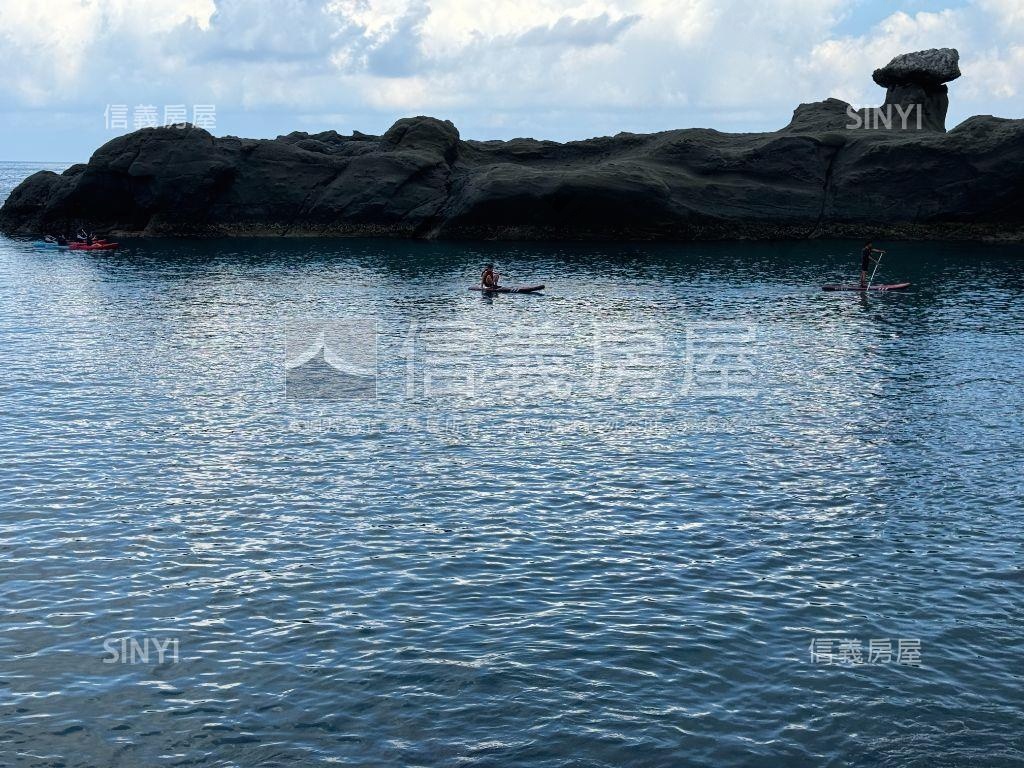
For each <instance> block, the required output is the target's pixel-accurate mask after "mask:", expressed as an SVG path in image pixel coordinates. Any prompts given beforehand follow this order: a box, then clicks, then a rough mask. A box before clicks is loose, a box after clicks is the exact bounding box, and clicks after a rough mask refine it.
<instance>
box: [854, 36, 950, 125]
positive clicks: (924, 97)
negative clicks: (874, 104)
mask: <svg viewBox="0 0 1024 768" xmlns="http://www.w3.org/2000/svg"><path fill="white" fill-rule="evenodd" d="M871 77H872V79H873V80H874V81H875V82H876V83H878V84H879V85H880V86H882V87H883V88H885V89H886V91H885V104H883V105H882V108H883V109H886V108H889V109H892V108H893V107H896V106H899V107H900V108H901V114H904V115H907V114H910V115H912V117H911V119H910V120H909V121H902V122H905V124H902V123H901V124H900V125H899V126H897V127H899V128H909V129H917V128H918V127H920V128H921V129H923V130H931V131H945V130H946V112H947V110H948V109H949V95H948V91H949V89H948V88H947V87H946V85H945V83H947V82H949V81H950V80H956V78H958V77H960V54H959V52H958V51H957V50H956V48H931V49H929V50H927V51H915V52H914V53H904V54H901V55H899V56H897V57H896V58H894V59H893V60H892V61H890V62H889V63H888V64H886V65H885V66H884V67H882V68H880V69H876V70H875V71H874V74H872V76H871ZM907 110H910V112H908V111H907ZM919 118H920V119H919Z"/></svg>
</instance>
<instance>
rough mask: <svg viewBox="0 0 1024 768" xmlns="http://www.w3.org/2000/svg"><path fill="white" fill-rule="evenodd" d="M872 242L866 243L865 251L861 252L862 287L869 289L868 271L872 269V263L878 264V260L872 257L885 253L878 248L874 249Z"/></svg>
mask: <svg viewBox="0 0 1024 768" xmlns="http://www.w3.org/2000/svg"><path fill="white" fill-rule="evenodd" d="M872 245H873V244H872V242H871V241H870V240H868V241H867V242H866V243H864V250H863V251H861V252H860V287H861V288H867V286H868V270H869V269H871V262H875V263H876V264H877V263H878V259H874V258H872V257H871V254H873V253H877V254H879V255H881V254H883V253H885V251H880V250H878V249H877V248H874V247H872Z"/></svg>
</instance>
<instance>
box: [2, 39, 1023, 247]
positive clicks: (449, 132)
mask: <svg viewBox="0 0 1024 768" xmlns="http://www.w3.org/2000/svg"><path fill="white" fill-rule="evenodd" d="M943 50H945V49H943ZM925 54H928V55H925ZM914 56H916V57H917V58H914V57H908V58H903V57H899V58H897V59H896V60H894V62H893V63H891V64H890V65H889V66H888V67H885V68H883V70H880V71H879V72H881V73H882V74H878V73H876V79H881V80H882V81H883V82H886V83H895V84H894V85H889V86H887V87H888V88H890V92H891V94H896V95H895V96H894V98H902V96H899V93H901V92H900V91H899V89H900V88H904V87H919V88H926V87H928V88H930V87H937V86H941V87H943V88H945V86H944V85H943V84H942V83H941V82H937V81H938V80H940V79H942V78H948V77H949V76H951V74H952V72H953V69H954V68H955V64H956V56H955V51H954V52H953V58H952V62H953V64H952V66H948V64H949V61H950V59H949V57H948V56H945V54H943V55H942V56H933V55H931V53H930V52H924V53H922V54H915V55H914ZM942 62H945V64H943V63H942ZM915 78H916V80H915ZM928 78H931V80H930V81H927V80H928ZM926 81H927V82H926ZM894 89H895V90H894ZM867 112H868V110H860V111H855V110H853V109H852V107H850V105H849V104H847V103H846V102H843V101H840V100H838V99H828V100H826V101H822V102H816V103H813V104H802V105H800V106H799V107H798V108H797V109H796V111H795V112H794V114H793V119H792V121H791V122H790V124H789V125H787V126H786V127H785V128H783V129H781V130H779V131H774V132H767V133H749V134H726V133H720V132H718V131H714V130H709V129H688V130H676V131H665V132H662V133H655V134H649V135H638V134H630V133H620V134H618V135H617V136H614V137H602V138H596V139H589V140H587V141H574V142H567V143H564V144H563V143H557V142H551V141H537V140H534V139H514V140H512V141H466V140H463V139H461V138H460V137H459V133H458V131H457V130H456V128H455V126H454V125H452V124H451V123H450V122H448V121H442V120H436V119H434V118H430V117H412V118H405V119H402V120H399V121H398V122H396V123H395V125H394V126H392V127H391V128H390V129H389V130H388V131H387V132H386V133H385V134H384V135H383V136H370V135H366V134H362V133H358V132H356V133H353V134H352V135H351V136H344V135H341V134H338V133H337V132H335V131H325V132H323V133H318V134H307V133H303V132H295V133H291V134H288V135H287V136H280V137H278V138H277V139H274V140H253V139H240V138H236V137H233V136H228V137H224V138H214V137H212V136H211V135H210V134H208V133H207V132H206V131H203V130H201V129H198V128H194V127H192V126H186V127H184V128H149V129H143V130H141V131H136V132H135V133H131V134H127V135H125V136H120V137H118V138H115V139H114V140H112V141H110V142H108V143H107V144H105V145H104V146H103V147H101V148H100V149H99V150H97V151H96V153H95V154H94V155H93V157H92V158H91V159H90V160H89V163H88V164H87V165H78V166H74V167H72V168H70V169H68V170H67V171H66V172H64V173H63V174H61V175H57V174H54V173H50V172H45V171H44V172H40V173H37V174H35V175H33V176H31V177H29V178H28V179H26V180H25V181H24V182H23V183H22V184H21V185H20V186H19V187H18V188H17V189H15V190H14V192H12V194H11V195H10V197H9V198H8V200H7V201H6V203H5V204H4V206H3V209H2V210H0V229H2V230H3V231H5V232H8V233H14V234H24V235H37V234H40V233H44V232H59V231H66V230H72V229H74V228H76V227H78V226H79V225H82V224H85V225H87V226H89V227H92V228H94V229H96V230H97V231H100V232H103V233H104V234H107V235H109V236H113V237H118V238H121V237H125V236H131V235H145V236H149V235H178V236H228V235H386V236H395V237H419V238H435V237H436V238H526V239H528V238H563V239H588V238H610V239H626V238H629V239H655V238H662V239H710V238H715V239H718V238H727V239H735V238H804V237H825V236H839V237H845V236H856V237H861V236H865V235H871V236H874V237H879V238H880V237H890V238H893V237H908V238H971V239H982V238H1003V239H1011V238H1012V239H1016V240H1024V120H1002V119H998V118H994V117H987V116H981V117H974V118H971V119H969V120H967V121H965V122H964V123H962V124H961V125H960V126H958V127H956V128H955V129H953V130H952V131H950V132H949V133H944V132H942V131H941V130H920V131H918V130H869V129H866V128H865V127H863V126H862V127H861V128H858V129H854V128H851V127H850V126H851V123H852V121H853V116H857V115H859V116H861V117H863V116H865V115H866V114H867Z"/></svg>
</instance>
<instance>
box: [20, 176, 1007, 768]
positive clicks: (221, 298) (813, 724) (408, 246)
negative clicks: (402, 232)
mask: <svg viewBox="0 0 1024 768" xmlns="http://www.w3.org/2000/svg"><path fill="white" fill-rule="evenodd" d="M38 167H42V166H41V165H40V164H23V163H4V164H0V199H2V198H5V197H6V195H7V194H8V193H9V191H10V189H12V188H13V186H14V185H15V184H16V183H17V182H18V181H20V179H21V178H24V177H25V176H27V175H28V174H29V173H30V172H32V171H34V170H36V169H37V168H38ZM54 167H60V166H57V165H55V166H54ZM880 245H881V247H885V248H887V249H888V251H889V253H888V254H887V255H886V256H885V257H884V259H883V261H882V265H881V268H880V271H879V276H878V278H877V279H878V280H879V281H883V282H897V281H901V280H907V281H910V282H911V283H912V285H911V287H910V289H908V290H907V291H905V292H900V293H891V294H880V295H872V296H869V297H865V296H863V295H859V294H855V293H826V292H823V291H822V290H820V286H821V285H822V284H823V283H831V282H837V281H842V280H847V281H849V280H853V279H856V277H857V275H856V270H857V269H858V267H859V246H860V243H859V242H834V241H809V242H792V243H751V242H741V243H697V244H693V243H679V244H645V243H607V244H600V243H587V244H566V243H469V242H465V243H463V242H459V243H439V242H430V243H425V242H405V241H391V240H303V239H276V240H270V239H267V240H248V241H247V240H223V241H174V240H147V241H130V242H125V243H123V244H122V247H121V248H120V249H119V250H117V251H113V252H97V253H86V252H78V251H68V250H63V249H62V250H58V249H55V248H47V247H41V246H39V245H37V244H34V243H33V242H31V241H27V240H18V239H10V238H0V307H2V309H3V311H2V313H0V371H2V375H0V387H2V406H0V508H2V510H3V511H2V514H0V544H2V547H3V556H2V557H0V593H2V599H0V745H2V746H0V765H18V766H21V765H25V766H57V765H60V766H94V765H103V766H140V765H147V766H157V765H173V766H255V765H260V766H278V765H280V766H285V765H287V766H293V765H337V764H341V765H351V766H396V767H397V766H403V767H404V766H440V765H460V766H499V765H501V766H506V765H514V766H543V767H551V768H561V767H563V766H564V767H566V768H568V766H593V767H595V768H596V767H598V766H623V765H644V766H655V765H657V766H686V765H695V766H696V765H700V766H717V767H722V766H761V765H763V766H778V765H818V766H849V765H853V766H942V765H947V766H954V765H972V766H982V765H985V766H1008V765H1020V764H1022V763H1024V740H1022V738H1021V736H1020V724H1021V722H1022V719H1024V695H1022V694H1024V664H1022V662H1021V642H1022V640H1021V639H1022V637H1024V612H1022V610H1021V606H1022V605H1024V567H1022V566H1024V551H1022V542H1024V503H1022V499H1024V483H1022V479H1021V478H1022V476H1024V461H1022V457H1024V452H1022V451H1021V448H1020V446H1021V444H1022V443H1024V388H1022V386H1021V381H1022V379H1024V348H1022V346H1021V331H1022V328H1024V270H1022V266H1024V261H1022V259H1024V249H1022V248H1021V247H1019V246H1016V247H1011V246H993V245H979V244H967V243H938V242H936V243H895V242H894V243H884V244H880ZM489 261H493V262H494V263H495V264H496V267H497V271H498V272H501V273H503V274H504V277H503V281H505V282H508V283H510V284H533V283H544V284H546V289H545V290H544V292H543V293H541V294H536V295H498V296H487V295H483V296H482V295H480V294H479V293H477V292H471V291H469V290H467V288H468V287H469V286H470V285H472V284H474V283H475V282H477V280H478V278H479V274H480V270H481V268H482V266H483V264H484V263H486V262H489Z"/></svg>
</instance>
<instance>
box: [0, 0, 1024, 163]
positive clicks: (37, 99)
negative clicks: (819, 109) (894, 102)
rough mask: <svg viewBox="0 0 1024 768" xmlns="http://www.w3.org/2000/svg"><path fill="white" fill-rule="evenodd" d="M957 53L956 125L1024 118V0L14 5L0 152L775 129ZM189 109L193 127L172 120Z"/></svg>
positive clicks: (2, 53) (4, 61) (5, 34)
mask: <svg viewBox="0 0 1024 768" xmlns="http://www.w3.org/2000/svg"><path fill="white" fill-rule="evenodd" d="M938 47H955V48H957V49H959V51H960V57H961V59H960V68H961V70H962V72H963V77H962V78H960V79H959V80H957V81H955V82H953V83H952V84H951V85H950V114H949V117H948V119H947V126H948V127H952V126H953V125H955V124H956V123H958V122H960V121H961V120H963V119H965V118H966V117H968V116H970V115H973V114H994V115H999V116H1003V117H1018V118H1019V117H1022V116H1024V0H959V2H957V1H956V0H935V1H933V0H908V1H907V2H881V1H879V0H617V1H616V2H608V1H606V0H43V1H42V2H28V1H27V0H0V67H2V69H3V72H4V76H3V77H2V78H0V158H2V159H5V160H27V161H28V160H31V161H85V160H87V159H88V157H89V156H90V154H91V153H92V151H93V150H95V149H96V148H97V147H99V146H100V145H101V144H103V143H105V142H106V141H109V140H110V139H112V138H114V137H115V136H116V135H118V134H119V133H124V132H126V131H127V130H131V129H133V128H134V127H135V125H136V124H139V125H145V124H148V123H149V122H152V121H154V120H155V121H157V122H163V121H164V120H165V119H171V118H175V119H180V116H181V115H182V114H183V113H182V110H184V114H185V116H186V117H187V119H189V120H192V119H193V118H196V117H197V111H196V109H197V107H198V108H199V109H198V115H200V116H202V117H201V119H202V124H204V125H205V126H206V127H208V128H209V129H210V130H211V132H212V133H214V134H216V135H236V136H249V137H257V138H270V137H274V136H277V135H279V134H283V133H289V132H291V131H293V130H301V131H309V132H311V133H312V132H317V131H323V130H329V129H333V130H336V131H338V132H339V133H351V132H352V131H353V130H359V131H362V132H363V133H382V132H383V131H385V130H386V129H387V128H388V127H389V126H390V125H391V124H392V123H393V122H394V121H395V120H396V119H398V118H400V117H405V116H409V115H421V114H426V115H433V116H435V117H439V118H444V119H450V120H452V121H453V122H454V123H455V125H456V126H457V127H458V128H459V131H460V133H461V135H462V136H463V137H464V138H469V139H492V138H497V139H506V138H512V137H515V136H533V137H535V138H545V139H555V140H559V141H566V140H572V139H580V138H587V137H591V136H601V135H609V134H615V133H618V132H619V131H632V132H651V131H659V130H669V129H674V128H686V127H710V128H717V129H719V130H725V131H759V130H773V129H776V128H780V127H782V126H783V125H785V124H786V123H787V122H788V121H789V119H790V116H791V115H792V111H793V109H794V108H795V107H796V106H797V105H798V104H800V103H801V102H808V101H818V100H821V99H824V98H827V97H830V96H832V97H837V98H841V99H844V100H846V101H849V102H851V103H853V104H854V105H855V106H858V107H859V106H869V105H876V104H881V103H882V101H883V99H884V91H883V90H882V89H881V88H879V87H878V86H876V85H875V84H874V83H873V82H872V81H871V72H872V70H874V69H875V68H877V67H880V66H883V65H884V64H886V63H887V62H888V61H889V59H891V58H892V57H893V56H895V55H897V54H899V53H904V52H907V51H914V50H920V49H924V48H938ZM171 121H172V122H173V121H174V120H171Z"/></svg>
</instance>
